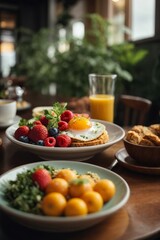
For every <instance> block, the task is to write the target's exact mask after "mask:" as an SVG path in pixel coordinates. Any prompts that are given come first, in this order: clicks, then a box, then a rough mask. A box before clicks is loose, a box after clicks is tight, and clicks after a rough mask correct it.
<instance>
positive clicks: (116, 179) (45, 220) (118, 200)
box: [0, 161, 130, 232]
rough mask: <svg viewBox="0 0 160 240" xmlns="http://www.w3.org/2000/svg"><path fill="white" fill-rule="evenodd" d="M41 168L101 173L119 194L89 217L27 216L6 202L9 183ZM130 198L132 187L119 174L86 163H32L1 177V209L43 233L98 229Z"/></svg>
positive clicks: (81, 172) (21, 222) (23, 223)
mask: <svg viewBox="0 0 160 240" xmlns="http://www.w3.org/2000/svg"><path fill="white" fill-rule="evenodd" d="M37 165H50V166H52V167H54V168H55V169H60V168H71V169H75V170H76V171H77V172H78V173H80V174H84V173H86V172H88V171H90V172H94V173H97V174H98V175H99V176H100V178H108V179H110V180H111V181H113V183H114V184H115V186H116V193H115V195H114V196H113V198H112V199H111V200H110V201H109V202H107V203H106V204H105V205H104V206H103V208H102V209H101V210H100V211H99V212H96V213H92V214H88V215H86V216H75V217H50V216H40V215H35V214H30V213H24V212H22V211H19V210H16V209H14V208H12V207H10V206H9V204H8V202H7V201H6V200H5V199H4V188H5V183H6V182H7V181H9V180H15V179H16V177H17V174H18V173H20V172H24V171H26V170H28V169H33V168H35V167H36V166H37ZM129 196H130V189H129V186H128V184H127V183H126V181H125V180H124V179H123V178H122V177H120V176H119V175H118V174H116V173H114V172H112V171H110V170H107V169H105V168H102V167H99V166H95V165H92V164H87V163H83V162H74V161H43V162H38V163H31V164H27V165H22V166H20V167H17V168H15V169H12V170H10V171H8V172H6V173H4V174H2V175H1V176H0V210H2V211H3V212H5V213H6V214H7V215H8V216H9V217H11V218H12V219H13V220H14V221H17V222H18V223H20V224H22V225H24V226H27V227H30V228H33V229H37V230H41V231H51V232H72V231H78V230H82V229H86V228H89V227H91V226H94V225H95V224H98V223H99V222H101V221H103V220H104V219H106V218H109V217H110V216H111V215H112V214H114V213H116V212H117V211H118V210H119V209H121V208H122V207H123V206H124V205H125V204H126V202H127V201H128V198H129Z"/></svg>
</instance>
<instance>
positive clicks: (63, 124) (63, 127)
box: [58, 121, 68, 131]
mask: <svg viewBox="0 0 160 240" xmlns="http://www.w3.org/2000/svg"><path fill="white" fill-rule="evenodd" d="M58 129H59V131H65V130H66V129H68V123H67V122H65V121H60V122H58Z"/></svg>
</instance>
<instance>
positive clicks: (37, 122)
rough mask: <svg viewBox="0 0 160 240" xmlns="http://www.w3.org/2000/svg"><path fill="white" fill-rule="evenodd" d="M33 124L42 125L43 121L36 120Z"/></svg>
mask: <svg viewBox="0 0 160 240" xmlns="http://www.w3.org/2000/svg"><path fill="white" fill-rule="evenodd" d="M33 125H42V123H41V122H40V121H39V120H36V121H34V122H33Z"/></svg>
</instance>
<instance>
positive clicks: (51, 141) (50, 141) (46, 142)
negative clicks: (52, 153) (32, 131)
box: [44, 137, 56, 147]
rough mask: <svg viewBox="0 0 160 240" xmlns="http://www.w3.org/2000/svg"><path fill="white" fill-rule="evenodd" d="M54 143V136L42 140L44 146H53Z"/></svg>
mask: <svg viewBox="0 0 160 240" xmlns="http://www.w3.org/2000/svg"><path fill="white" fill-rule="evenodd" d="M55 145H56V139H55V138H54V137H47V138H46V139H45V140H44V146H46V147H54V146H55Z"/></svg>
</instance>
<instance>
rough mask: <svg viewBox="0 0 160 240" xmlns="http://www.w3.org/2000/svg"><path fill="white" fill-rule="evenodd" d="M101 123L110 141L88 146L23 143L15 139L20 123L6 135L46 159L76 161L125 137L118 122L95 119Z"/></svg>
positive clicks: (10, 128) (87, 157)
mask: <svg viewBox="0 0 160 240" xmlns="http://www.w3.org/2000/svg"><path fill="white" fill-rule="evenodd" d="M94 121H98V122H100V123H103V124H104V125H105V127H106V130H107V131H108V134H109V141H108V142H107V143H105V144H100V145H96V146H86V147H67V148H62V147H53V148H51V147H44V146H37V145H33V144H28V143H23V142H20V141H18V140H16V139H15V137H14V132H15V130H16V129H17V127H18V125H17V124H15V125H12V126H10V127H9V128H7V130H6V135H7V137H8V139H9V140H10V141H11V142H13V143H15V144H16V145H18V146H20V147H22V148H23V149H25V150H28V151H30V152H32V153H34V154H36V155H38V156H39V157H41V158H42V159H45V160H58V159H61V160H74V161H85V160H87V159H89V158H91V157H93V156H94V155H95V154H97V153H99V152H102V151H104V150H105V149H107V148H108V147H110V146H112V145H113V144H115V143H117V142H118V141H120V140H121V139H123V137H124V135H125V132H124V130H123V129H122V128H121V127H119V126H118V125H116V124H113V123H109V122H105V121H100V120H94Z"/></svg>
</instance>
